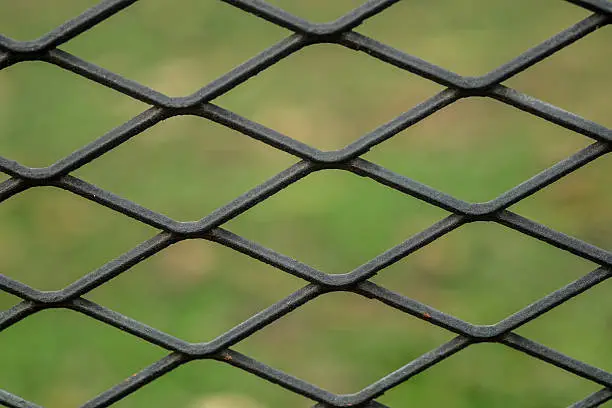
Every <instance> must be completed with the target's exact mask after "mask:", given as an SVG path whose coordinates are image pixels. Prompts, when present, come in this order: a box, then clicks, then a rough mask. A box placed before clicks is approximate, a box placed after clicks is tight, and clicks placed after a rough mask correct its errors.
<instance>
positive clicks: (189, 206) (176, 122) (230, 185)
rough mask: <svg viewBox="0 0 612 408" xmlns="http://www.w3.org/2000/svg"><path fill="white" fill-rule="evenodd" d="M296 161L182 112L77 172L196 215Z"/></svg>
mask: <svg viewBox="0 0 612 408" xmlns="http://www.w3.org/2000/svg"><path fill="white" fill-rule="evenodd" d="M297 161H298V159H297V158H295V157H293V156H290V155H288V154H286V153H284V152H281V151H279V150H277V149H275V148H272V147H269V146H267V145H265V144H264V143H262V142H259V141H256V140H254V139H251V138H249V137H247V136H244V135H242V134H240V133H238V132H236V131H233V130H231V129H229V128H226V127H224V126H221V125H218V124H216V123H214V122H211V121H208V120H206V119H202V118H199V117H193V116H181V117H173V118H170V119H168V120H167V121H164V122H162V123H159V124H157V125H156V126H154V127H152V128H150V129H148V130H147V131H145V132H144V133H142V134H141V135H139V136H137V137H136V138H134V139H132V140H130V141H129V142H127V143H125V144H124V145H122V146H120V147H118V148H116V149H114V150H113V151H111V152H109V153H107V154H106V155H105V156H104V158H102V159H101V160H98V161H95V162H93V163H91V164H90V165H88V166H85V167H83V168H82V169H79V170H78V171H77V172H76V174H78V175H80V176H81V177H83V178H84V179H85V180H87V181H89V182H92V183H94V184H96V185H98V186H100V187H102V188H105V189H107V190H110V191H112V192H113V193H115V194H118V195H120V196H122V197H125V198H128V199H130V200H133V201H135V202H137V203H138V204H141V205H144V206H146V207H149V208H151V209H152V210H155V211H160V212H163V213H164V214H167V215H169V216H171V217H176V218H177V219H181V220H198V219H200V218H202V217H204V216H205V215H207V214H208V213H209V212H210V211H212V210H214V209H215V208H218V207H220V206H222V205H225V204H226V203H228V202H230V201H231V200H233V199H234V198H236V197H238V196H239V195H241V194H243V193H245V192H246V191H247V190H250V189H252V188H254V187H255V186H257V185H258V184H260V183H262V182H264V181H265V180H267V179H268V178H270V177H272V176H274V175H275V174H276V173H278V172H280V171H282V170H284V169H286V168H287V167H289V166H291V165H292V164H294V163H295V162H297Z"/></svg>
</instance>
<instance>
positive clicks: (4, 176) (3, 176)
mask: <svg viewBox="0 0 612 408" xmlns="http://www.w3.org/2000/svg"><path fill="white" fill-rule="evenodd" d="M10 178H11V177H10V176H9V175H8V174H4V173H0V183H2V182H3V181H6V180H8V179H10Z"/></svg>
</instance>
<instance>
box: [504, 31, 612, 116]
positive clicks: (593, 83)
mask: <svg viewBox="0 0 612 408" xmlns="http://www.w3.org/2000/svg"><path fill="white" fill-rule="evenodd" d="M611 42H612V29H610V27H604V28H602V29H600V30H598V31H596V32H594V33H592V34H589V35H588V36H587V37H586V38H582V39H581V40H579V41H578V42H576V43H574V44H572V45H571V46H569V47H568V48H566V49H563V50H561V51H559V52H557V53H555V54H554V55H552V56H550V57H548V58H547V59H545V60H544V61H542V62H540V63H538V64H537V65H536V66H534V67H533V68H530V69H528V70H527V71H525V72H523V73H521V74H520V75H517V76H516V77H514V78H512V79H510V80H509V81H508V84H509V85H510V86H512V87H513V88H516V89H518V90H520V91H522V92H526V93H528V94H530V95H533V96H535V97H537V98H540V99H543V100H545V101H547V102H549V103H552V104H554V105H557V106H559V107H561V108H563V109H565V110H568V111H571V112H573V113H576V114H578V115H580V116H582V117H584V118H587V119H590V120H594V121H596V122H598V123H600V124H602V125H604V126H607V127H612V115H610V109H609V107H610V93H609V91H610V86H611V85H612V81H610V58H611V53H610V43H611ZM559 84H563V86H559Z"/></svg>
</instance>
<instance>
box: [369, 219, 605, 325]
mask: <svg viewBox="0 0 612 408" xmlns="http://www.w3.org/2000/svg"><path fill="white" fill-rule="evenodd" d="M595 267H596V265H595V264H593V263H591V262H589V261H586V260H583V259H582V258H579V257H576V256H574V255H572V254H570V253H568V252H565V251H562V250H559V249H557V248H555V247H553V246H550V245H548V244H545V243H543V242H541V241H538V240H536V239H534V238H531V237H528V236H525V235H522V234H521V233H519V232H516V231H513V230H511V229H508V228H506V227H503V226H499V225H496V224H491V223H473V224H468V225H464V226H462V227H461V228H459V229H458V230H455V231H453V232H451V233H449V234H447V235H445V236H443V237H442V238H439V239H438V240H437V241H435V242H433V243H431V244H429V245H428V246H426V247H424V248H422V249H420V250H418V251H417V252H415V253H413V254H411V255H410V256H408V257H407V258H405V259H403V260H401V261H400V262H398V263H396V264H394V265H392V266H390V267H389V268H387V269H385V270H383V271H381V272H379V274H378V275H377V276H376V277H375V278H374V279H373V281H374V282H376V283H378V284H380V285H382V286H385V287H387V288H389V289H391V290H394V291H397V292H400V293H402V294H404V295H406V296H408V297H410V298H413V299H416V300H418V301H421V302H423V303H426V304H428V305H430V306H432V307H435V308H436V309H438V310H441V311H443V312H445V313H449V314H451V315H454V316H456V317H459V318H462V319H466V320H467V321H469V322H471V323H474V324H493V323H496V322H498V321H499V320H502V319H504V318H506V317H507V316H509V315H511V314H512V313H514V312H516V311H518V310H519V309H522V308H523V307H525V306H527V305H528V304H530V303H532V302H534V301H536V300H538V299H540V298H542V297H544V296H546V295H547V294H549V293H550V292H553V291H555V290H557V289H559V288H561V287H563V286H565V285H567V284H568V283H570V282H572V281H574V280H575V279H578V278H579V277H580V276H582V275H584V274H585V273H587V272H589V271H591V270H593V269H595Z"/></svg>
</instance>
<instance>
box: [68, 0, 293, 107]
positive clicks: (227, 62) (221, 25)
mask: <svg viewBox="0 0 612 408" xmlns="http://www.w3.org/2000/svg"><path fill="white" fill-rule="evenodd" d="M288 34H289V32H288V31H287V30H285V29H283V28H280V27H278V26H276V25H274V24H270V23H268V22H266V21H264V20H262V19H260V18H257V17H255V16H253V15H251V14H248V13H245V12H243V11H241V10H239V9H238V8H235V7H232V6H230V5H228V4H225V3H223V2H220V1H198V0H188V1H182V2H181V5H180V7H177V6H176V5H175V4H174V3H172V2H168V1H165V0H150V1H146V2H138V3H136V4H134V5H132V6H130V7H129V8H128V9H126V10H123V11H122V12H120V13H119V14H117V15H115V16H113V17H112V18H110V19H108V20H106V21H104V22H103V23H101V24H99V25H98V26H96V27H95V28H94V29H92V30H90V31H87V32H85V33H83V34H81V35H80V36H78V37H77V38H75V39H74V40H72V41H70V43H68V44H66V45H65V46H64V48H65V49H66V50H68V51H70V52H73V53H75V54H76V55H78V56H79V57H81V58H84V59H86V60H88V61H91V62H93V63H95V64H98V65H101V66H103V67H105V68H107V69H110V70H112V71H114V72H117V73H119V74H122V75H125V76H127V77H129V78H131V79H135V80H137V81H139V82H142V83H143V84H145V85H148V86H150V87H152V88H155V89H156V90H159V91H161V92H165V93H167V94H169V95H172V96H178V95H187V94H190V93H192V92H195V91H196V90H198V89H199V88H201V87H203V86H204V85H206V84H207V83H208V82H210V81H212V80H213V79H215V78H217V77H219V76H221V75H223V74H224V73H225V72H226V71H229V70H230V69H231V68H233V67H234V66H236V65H238V64H241V63H242V62H244V61H246V60H247V59H249V58H251V57H253V56H254V55H256V54H258V53H259V52H260V51H263V50H264V49H265V48H267V47H268V46H270V45H272V44H274V43H275V42H277V41H278V40H280V39H282V38H283V37H285V36H287V35H288Z"/></svg>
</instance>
